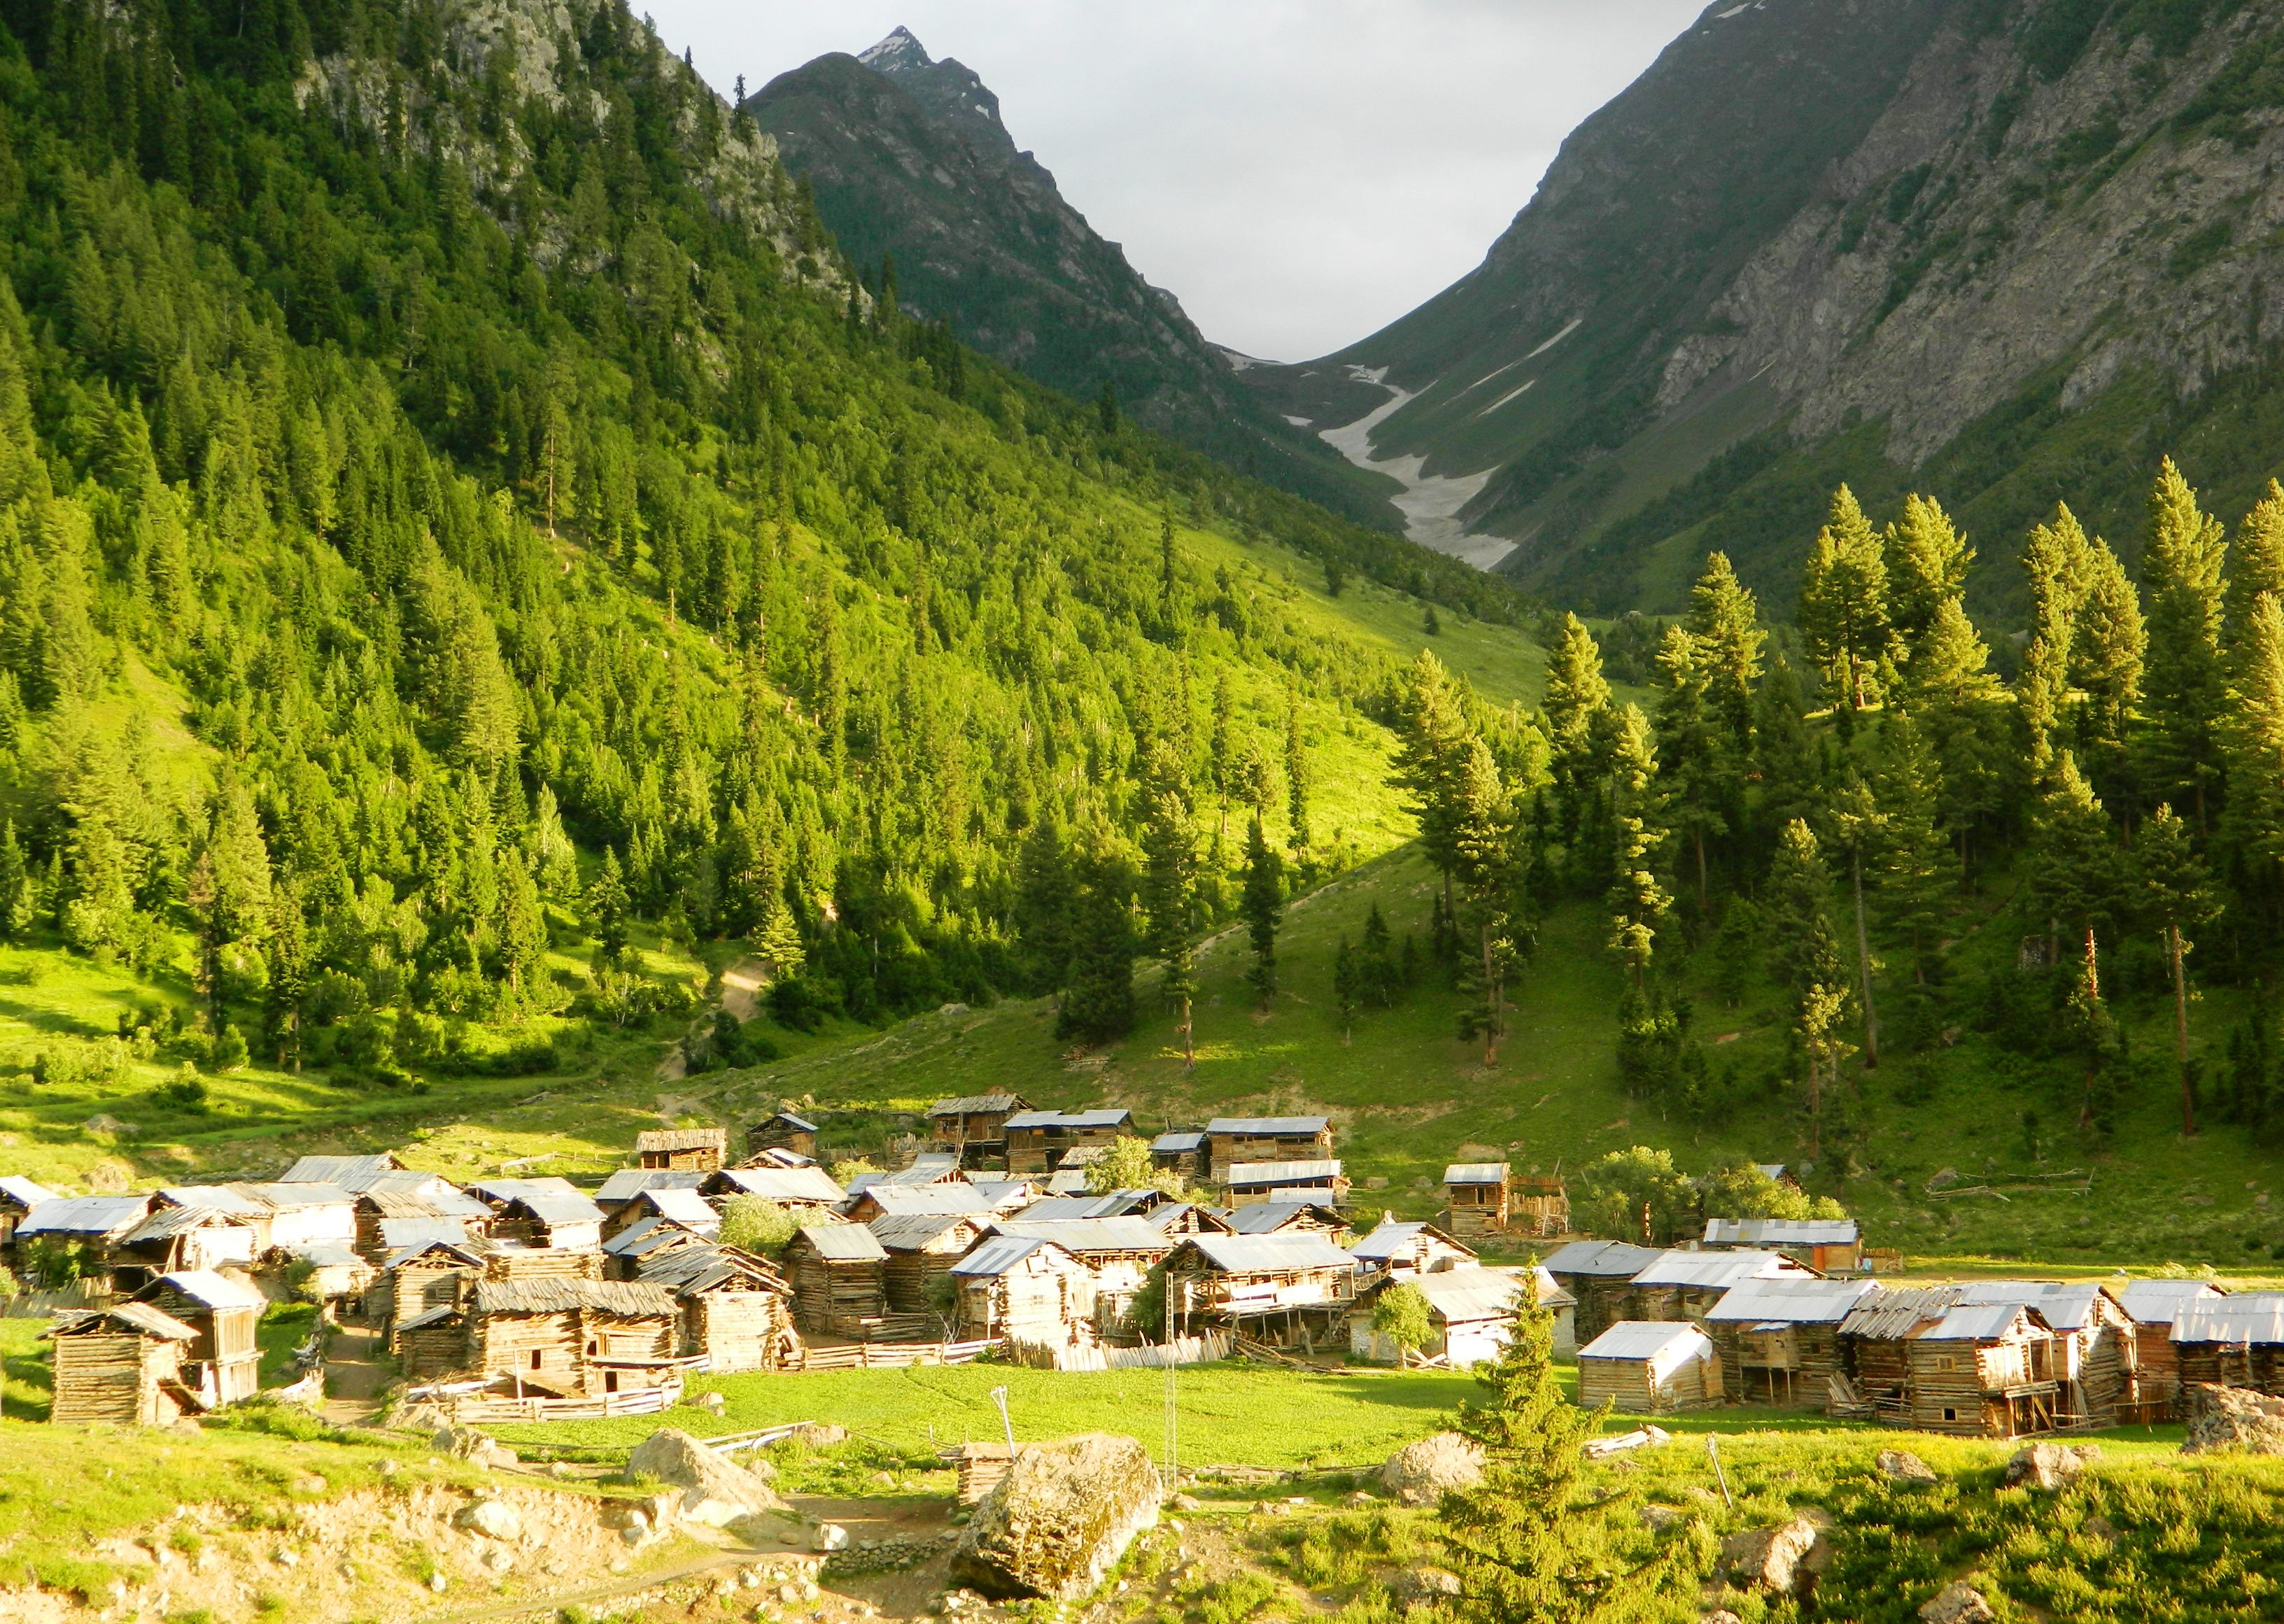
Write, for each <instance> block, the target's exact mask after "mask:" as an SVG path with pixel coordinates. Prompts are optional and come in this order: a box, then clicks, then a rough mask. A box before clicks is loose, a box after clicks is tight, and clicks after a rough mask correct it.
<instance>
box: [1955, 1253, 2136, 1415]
mask: <svg viewBox="0 0 2284 1624" xmlns="http://www.w3.org/2000/svg"><path fill="white" fill-rule="evenodd" d="M2013 1303H2020V1304H2022V1305H2024V1306H2026V1307H2029V1308H2036V1309H2037V1310H2038V1315H2039V1317H2040V1318H2042V1319H2044V1320H2045V1323H2046V1324H2047V1326H2048V1327H2049V1328H2051V1329H2052V1330H2053V1332H2054V1334H2055V1337H2056V1339H2057V1341H2056V1346H2055V1351H2056V1355H2057V1357H2058V1360H2059V1363H2058V1365H2057V1368H2056V1371H2055V1379H2056V1380H2058V1381H2059V1382H2061V1387H2062V1390H2061V1419H2062V1421H2063V1423H2064V1424H2066V1425H2088V1426H2115V1425H2116V1424H2117V1422H2118V1419H2119V1416H2120V1413H2121V1410H2122V1409H2124V1407H2126V1406H2129V1405H2132V1404H2135V1403H2136V1402H2138V1401H2139V1390H2138V1379H2137V1378H2138V1375H2139V1347H2138V1345H2137V1343H2136V1340H2135V1338H2134V1334H2133V1319H2132V1316H2131V1315H2129V1314H2127V1313H2126V1312H2125V1309H2124V1305H2123V1304H2121V1303H2120V1302H2119V1301H2118V1300H2117V1299H2116V1298H2115V1297H2113V1296H2112V1295H2110V1292H2109V1288H2108V1286H2105V1285H2101V1284H2097V1283H2095V1282H2092V1281H2087V1280H1969V1281H1967V1283H1966V1284H1963V1285H1962V1286H1961V1287H1960V1288H1959V1306H1960V1307H1961V1308H1984V1307H1996V1306H2000V1305H2005V1304H2013Z"/></svg>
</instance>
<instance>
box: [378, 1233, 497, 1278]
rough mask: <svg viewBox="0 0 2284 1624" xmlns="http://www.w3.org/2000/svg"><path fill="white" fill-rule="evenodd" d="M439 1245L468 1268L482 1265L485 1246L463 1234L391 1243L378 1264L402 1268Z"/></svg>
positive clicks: (431, 1236)
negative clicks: (399, 1243)
mask: <svg viewBox="0 0 2284 1624" xmlns="http://www.w3.org/2000/svg"><path fill="white" fill-rule="evenodd" d="M384 1227H385V1226H384ZM384 1238H385V1237H384ZM439 1247H442V1249H443V1250H444V1251H446V1252H449V1253H451V1254H452V1255H453V1256H454V1257H455V1258H457V1259H458V1260H459V1261H461V1262H462V1263H465V1265H467V1267H469V1268H470V1269H481V1268H482V1267H483V1263H484V1252H485V1247H484V1246H483V1245H481V1243H478V1242H475V1241H472V1240H470V1239H468V1238H466V1237H465V1236H464V1235H463V1236H453V1235H426V1236H422V1237H420V1238H418V1239H414V1240H408V1241H406V1242H404V1243H403V1245H393V1246H392V1249H391V1250H390V1252H389V1253H388V1255H387V1257H386V1258H384V1259H382V1260H381V1264H380V1266H381V1267H382V1268H383V1269H402V1268H403V1267H404V1265H405V1264H407V1263H410V1262H411V1261H412V1260H413V1259H415V1258H417V1257H422V1256H425V1255H426V1254H427V1253H431V1252H434V1251H435V1250H437V1249H438V1248H439Z"/></svg>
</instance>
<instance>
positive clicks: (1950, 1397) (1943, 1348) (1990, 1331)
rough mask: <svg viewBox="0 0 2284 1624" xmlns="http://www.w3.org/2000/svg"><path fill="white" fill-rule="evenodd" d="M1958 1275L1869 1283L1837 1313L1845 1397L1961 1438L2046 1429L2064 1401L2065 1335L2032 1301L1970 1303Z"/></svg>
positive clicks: (1868, 1410) (1896, 1420)
mask: <svg viewBox="0 0 2284 1624" xmlns="http://www.w3.org/2000/svg"><path fill="white" fill-rule="evenodd" d="M1960 1296H1961V1288H1960V1287H1959V1286H1957V1285H1930V1286H1905V1287H1901V1288H1888V1287H1875V1288H1874V1289H1873V1291H1871V1292H1866V1294H1865V1295H1864V1296H1863V1297H1862V1298H1861V1299H1860V1300H1858V1303H1857V1305H1856V1307H1855V1308H1852V1309H1850V1311H1849V1314H1848V1317H1847V1318H1846V1319H1844V1320H1842V1321H1841V1323H1840V1339H1841V1351H1842V1358H1843V1359H1844V1360H1845V1361H1846V1362H1847V1363H1848V1365H1849V1367H1850V1370H1852V1371H1853V1373H1854V1374H1853V1378H1852V1380H1851V1383H1850V1392H1851V1394H1853V1398H1852V1400H1851V1401H1844V1402H1841V1403H1835V1404H1834V1405H1833V1406H1831V1409H1832V1410H1833V1413H1834V1414H1835V1415H1842V1416H1846V1415H1852V1414H1864V1415H1868V1416H1869V1417H1871V1418H1873V1419H1875V1420H1878V1421H1881V1422H1883V1423H1885V1424H1887V1425H1890V1426H1903V1427H1910V1428H1912V1429H1914V1430H1916V1431H1920V1432H1928V1433H1952V1434H1953V1435H1955V1436H1959V1437H1967V1438H2014V1437H2019V1436H2021V1435H2022V1434H2024V1433H2048V1432H2052V1431H2053V1430H2054V1428H2055V1427H2056V1426H2057V1425H2060V1423H2061V1419H2062V1418H2063V1417H2064V1416H2065V1415H2066V1413H2067V1411H2066V1409H2065V1406H2064V1395H2063V1388H2062V1383H2061V1370H2062V1369H2063V1368H2064V1363H2065V1360H2066V1357H2067V1355H2066V1352H2065V1350H2064V1349H2063V1348H2062V1347H2061V1342H2062V1341H2063V1340H2064V1339H2063V1338H2061V1337H2058V1336H2057V1335H2056V1334H2055V1332H2054V1331H2053V1327H2052V1326H2050V1325H2048V1324H2047V1323H2046V1322H2045V1318H2044V1317H2043V1316H2041V1315H2040V1314H2039V1313H2038V1310H2037V1309H2036V1308H2030V1307H2029V1306H2027V1305H2025V1304H2020V1303H2004V1302H1999V1303H1985V1304H1967V1303H1962V1302H1961V1301H1960V1300H1959V1299H1960Z"/></svg>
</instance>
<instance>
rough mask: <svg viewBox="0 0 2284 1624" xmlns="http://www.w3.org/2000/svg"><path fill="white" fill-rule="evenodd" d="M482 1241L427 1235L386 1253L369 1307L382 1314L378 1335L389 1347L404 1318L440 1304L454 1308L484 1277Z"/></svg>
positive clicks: (417, 1316)
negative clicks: (428, 1236)
mask: <svg viewBox="0 0 2284 1624" xmlns="http://www.w3.org/2000/svg"><path fill="white" fill-rule="evenodd" d="M487 1250H489V1248H488V1247H487V1245H486V1243H484V1242H482V1241H468V1240H449V1239H444V1238H437V1239H434V1240H426V1241H421V1242H418V1243H417V1244H416V1245H410V1246H407V1247H405V1248H403V1250H402V1251H399V1252H393V1253H389V1255H388V1258H387V1261H385V1262H383V1264H382V1265H381V1270H380V1284H379V1289H378V1290H377V1291H376V1292H374V1293H373V1294H372V1296H371V1297H370V1298H369V1300H368V1307H369V1308H371V1309H372V1310H373V1311H374V1312H375V1314H376V1316H378V1317H379V1320H380V1324H381V1334H382V1339H383V1340H384V1341H385V1342H386V1343H387V1346H388V1347H390V1348H391V1349H392V1350H393V1349H394V1348H395V1347H396V1341H397V1338H398V1336H399V1334H400V1333H401V1332H402V1331H403V1326H404V1324H405V1323H406V1322H407V1321H410V1320H416V1319H423V1318H425V1317H426V1316H428V1315H430V1314H432V1313H433V1312H434V1311H435V1310H436V1309H438V1308H458V1307H459V1306H460V1303H461V1300H462V1299H463V1298H465V1296H466V1294H467V1292H468V1288H469V1287H471V1286H473V1284H475V1283H476V1282H477V1281H478V1280H480V1279H481V1278H482V1277H483V1272H484V1253H485V1252H486V1251H487Z"/></svg>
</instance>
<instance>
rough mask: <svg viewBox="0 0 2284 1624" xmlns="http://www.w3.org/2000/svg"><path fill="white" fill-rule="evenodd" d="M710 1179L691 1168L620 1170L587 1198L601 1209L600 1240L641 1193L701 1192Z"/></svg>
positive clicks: (710, 1175)
mask: <svg viewBox="0 0 2284 1624" xmlns="http://www.w3.org/2000/svg"><path fill="white" fill-rule="evenodd" d="M712 1176H713V1175H712V1174H710V1173H700V1171H698V1169H696V1168H695V1167H621V1168H620V1169H619V1170H618V1171H617V1172H615V1173H614V1174H612V1175H611V1176H610V1177H608V1178H606V1179H605V1180H604V1181H603V1183H602V1187H601V1188H600V1189H598V1190H597V1191H595V1193H594V1195H593V1197H592V1198H591V1199H592V1200H593V1201H594V1203H595V1205H596V1206H599V1207H601V1208H602V1209H603V1237H604V1238H605V1239H606V1240H607V1239H609V1238H610V1237H611V1234H612V1231H613V1226H614V1223H615V1222H616V1221H617V1219H618V1216H619V1214H620V1213H621V1212H622V1211H623V1210H624V1209H625V1207H626V1205H627V1203H628V1202H630V1201H631V1200H633V1199H634V1198H636V1197H637V1196H638V1195H640V1194H642V1192H643V1191H645V1190H701V1189H703V1188H704V1187H705V1184H706V1181H707V1180H708V1179H709V1178H711V1177H712Z"/></svg>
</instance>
